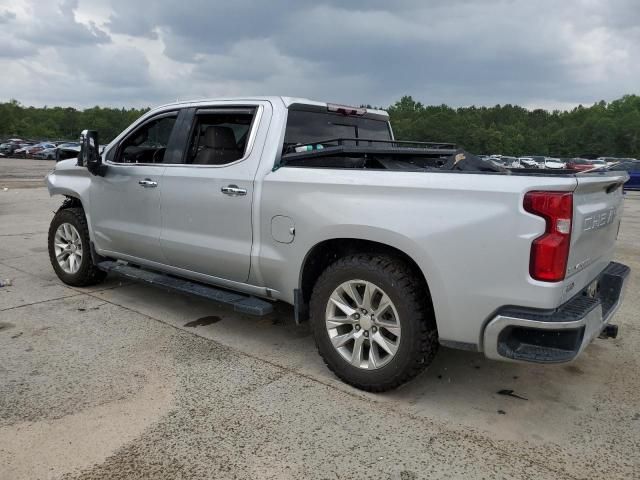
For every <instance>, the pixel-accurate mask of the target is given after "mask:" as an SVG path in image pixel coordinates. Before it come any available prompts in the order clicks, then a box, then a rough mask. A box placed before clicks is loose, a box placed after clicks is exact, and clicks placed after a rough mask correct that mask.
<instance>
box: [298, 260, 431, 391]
mask: <svg viewBox="0 0 640 480" xmlns="http://www.w3.org/2000/svg"><path fill="white" fill-rule="evenodd" d="M355 279H359V280H365V281H368V282H372V283H374V284H376V285H377V286H379V287H380V288H382V289H383V290H384V291H385V293H386V294H387V295H388V296H389V297H390V299H391V301H392V302H393V303H394V305H395V307H396V310H397V312H398V317H399V318H398V320H399V322H400V326H401V329H402V337H401V341H400V344H399V347H398V350H397V352H396V354H395V356H394V358H392V359H391V360H390V361H389V363H387V364H386V365H384V366H383V367H381V368H378V369H371V370H366V369H361V368H358V367H355V366H353V365H351V364H350V363H349V362H348V361H347V360H345V359H344V358H343V357H342V356H341V355H340V354H339V353H338V351H337V350H336V349H335V348H334V347H333V345H332V344H331V341H330V339H329V334H328V332H327V329H326V327H325V313H326V307H327V302H328V300H329V297H330V296H331V294H332V292H333V291H334V290H335V289H336V288H337V287H338V286H339V285H340V284H342V283H343V282H346V281H349V280H355ZM310 321H311V328H312V330H313V335H314V338H315V341H316V346H317V347H318V351H319V353H320V355H321V357H322V358H323V360H324V362H325V363H326V364H327V366H328V367H329V369H330V370H331V371H332V372H334V373H335V374H336V375H337V376H338V377H339V378H340V379H341V380H343V381H344V382H346V383H348V384H350V385H352V386H354V387H356V388H359V389H361V390H366V391H369V392H384V391H387V390H392V389H394V388H397V387H398V386H400V385H402V384H403V383H406V382H408V381H409V380H411V379H413V378H414V377H416V376H417V375H418V374H419V373H420V372H422V371H423V370H424V369H425V368H426V367H427V366H428V365H429V364H430V363H431V362H432V361H433V358H434V357H435V355H436V352H437V351H438V345H439V344H438V333H437V329H436V325H435V318H434V315H433V309H432V306H431V302H430V298H429V293H428V291H427V287H426V285H425V284H424V282H423V281H421V280H420V279H419V278H418V277H417V276H416V274H415V273H414V272H413V271H412V269H411V268H409V266H408V265H407V264H406V263H405V262H404V261H403V260H402V259H400V258H394V257H391V256H386V255H369V254H356V255H351V256H347V257H343V258H341V259H339V260H337V261H336V262H335V263H333V264H332V265H330V266H329V267H328V268H327V269H326V270H325V271H324V272H323V273H322V275H321V276H320V278H319V279H318V281H317V283H316V284H315V286H314V288H313V293H312V296H311V302H310Z"/></svg>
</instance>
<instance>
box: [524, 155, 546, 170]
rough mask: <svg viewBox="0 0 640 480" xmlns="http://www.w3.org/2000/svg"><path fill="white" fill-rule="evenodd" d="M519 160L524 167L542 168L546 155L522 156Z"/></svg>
mask: <svg viewBox="0 0 640 480" xmlns="http://www.w3.org/2000/svg"><path fill="white" fill-rule="evenodd" d="M537 159H539V160H537ZM518 161H519V162H520V165H521V166H522V167H523V168H541V166H542V165H544V157H520V158H518Z"/></svg>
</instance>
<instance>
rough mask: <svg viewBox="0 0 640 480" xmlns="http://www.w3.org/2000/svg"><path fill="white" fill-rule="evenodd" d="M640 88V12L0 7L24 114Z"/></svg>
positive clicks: (612, 3)
mask: <svg viewBox="0 0 640 480" xmlns="http://www.w3.org/2000/svg"><path fill="white" fill-rule="evenodd" d="M639 87H640V1H639V0H484V1H480V0H394V1H389V0H384V1H383V0H368V1H364V0H342V1H338V0H315V1H307V0H269V1H266V0H265V1H258V0H252V1H248V0H232V1H230V0H223V1H219V0H181V1H175V0H173V1H172V0H149V1H146V2H137V1H135V0H46V1H44V0H0V101H7V100H9V99H11V98H14V99H17V100H19V101H20V102H21V103H22V104H25V105H34V106H43V105H49V106H58V105H60V106H73V107H77V108H83V107H88V106H93V105H101V106H114V107H123V106H124V107H144V106H154V105H159V104H163V103H168V102H172V101H175V100H177V99H179V100H188V99H195V98H217V97H229V96H231V97H233V96H247V95H252V96H256V95H257V96H259V95H287V96H301V97H308V98H313V99H316V100H324V101H331V102H340V103H347V104H351V105H361V104H371V105H376V106H382V107H385V106H388V105H390V104H392V103H394V102H395V101H397V100H399V99H400V97H402V96H403V95H411V96H413V97H414V99H416V100H419V101H421V102H422V103H425V104H429V105H431V104H443V103H445V104H448V105H452V106H465V105H495V104H498V103H500V104H505V103H511V104H518V105H522V106H525V107H527V108H547V109H556V108H558V109H569V108H572V107H574V106H576V105H578V104H583V105H589V104H592V103H594V102H596V101H599V100H602V99H603V100H607V101H609V100H613V99H615V98H619V97H621V96H622V95H624V94H629V93H636V94H637V93H640V92H639V90H640V88H639Z"/></svg>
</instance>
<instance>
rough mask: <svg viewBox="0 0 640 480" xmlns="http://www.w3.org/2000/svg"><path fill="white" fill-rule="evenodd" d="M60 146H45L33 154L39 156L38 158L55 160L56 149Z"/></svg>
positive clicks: (35, 156) (34, 156)
mask: <svg viewBox="0 0 640 480" xmlns="http://www.w3.org/2000/svg"><path fill="white" fill-rule="evenodd" d="M57 150H58V147H56V146H55V145H52V146H50V147H47V148H44V149H42V150H40V151H39V152H36V153H35V154H34V155H33V158H37V159H38V160H54V159H55V158H56V151H57Z"/></svg>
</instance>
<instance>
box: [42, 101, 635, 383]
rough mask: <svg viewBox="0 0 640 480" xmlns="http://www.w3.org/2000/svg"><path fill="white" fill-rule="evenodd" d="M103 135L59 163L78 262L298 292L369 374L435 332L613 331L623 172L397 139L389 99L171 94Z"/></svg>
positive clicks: (462, 337)
mask: <svg viewBox="0 0 640 480" xmlns="http://www.w3.org/2000/svg"><path fill="white" fill-rule="evenodd" d="M98 151H99V146H98V137H97V133H96V132H94V131H84V132H83V136H82V149H81V152H80V155H79V156H78V158H77V159H70V160H65V161H61V162H59V163H58V164H57V165H56V168H55V170H54V171H53V172H51V174H49V176H48V177H47V185H48V188H49V192H50V193H51V195H63V196H65V197H66V200H65V201H64V202H63V204H62V207H61V208H60V209H59V210H58V211H57V213H56V214H55V216H54V218H53V220H52V222H51V227H50V230H49V239H48V242H49V253H50V258H51V263H52V265H53V268H54V270H55V271H56V273H57V275H58V276H59V277H60V279H61V280H62V281H63V282H65V283H67V284H69V285H75V286H83V285H90V284H95V283H97V282H100V281H101V280H103V279H104V277H105V275H106V274H107V272H113V273H115V274H120V275H125V276H127V277H130V278H134V279H138V280H141V281H148V282H151V283H153V284H156V285H159V286H161V287H163V288H169V289H173V290H178V291H182V292H188V293H191V294H194V295H200V296H203V297H207V298H211V299H213V300H216V301H219V302H223V303H227V304H229V305H231V306H232V307H233V308H234V309H236V310H237V311H239V312H243V313H249V314H257V315H265V314H268V313H269V312H270V311H271V309H272V303H273V301H276V300H279V301H283V302H287V303H289V304H292V305H294V307H295V318H296V321H297V322H299V321H305V320H309V321H310V322H311V328H312V331H313V334H314V337H315V341H316V344H317V347H318V350H319V352H320V355H321V356H322V358H323V359H324V361H325V362H326V364H327V365H328V367H329V368H330V369H331V370H332V371H333V372H335V374H336V375H337V376H338V377H340V378H341V379H343V380H344V381H346V382H348V383H349V384H351V385H353V386H355V387H358V388H361V389H364V390H368V391H384V390H388V389H392V388H395V387H397V386H399V385H400V384H402V383H404V382H406V381H408V380H410V379H411V378H413V377H415V376H416V375H417V374H418V373H419V372H420V371H422V370H423V369H424V368H425V367H426V366H427V365H428V364H429V363H430V362H431V361H432V359H433V358H434V355H435V354H436V351H437V349H438V346H439V344H441V345H444V346H447V347H453V348H460V349H465V350H471V351H477V352H484V354H485V355H486V356H487V357H489V358H492V359H496V360H508V361H525V362H538V363H560V362H567V361H570V360H572V359H574V358H575V357H576V356H577V355H578V354H579V353H580V352H581V351H582V350H583V349H584V348H585V347H586V346H587V345H588V344H589V343H590V342H591V340H592V339H594V338H595V337H597V336H604V337H607V336H608V337H611V336H615V335H616V334H617V327H616V326H615V325H613V324H610V323H609V320H610V319H611V316H612V315H613V313H614V312H615V311H616V309H617V308H618V306H619V305H620V302H621V298H622V292H623V289H624V283H625V280H626V278H627V277H628V273H629V269H628V267H626V266H624V265H621V264H619V263H616V262H613V256H614V247H615V243H616V237H617V234H618V230H619V227H620V220H621V215H622V202H623V191H622V185H623V183H624V182H625V181H626V179H627V176H626V174H625V173H623V172H622V173H621V172H608V171H606V170H594V171H591V172H585V173H580V174H575V173H573V172H568V171H564V170H540V169H536V170H527V169H517V170H513V171H511V170H509V169H505V168H502V167H497V166H491V164H490V163H489V162H484V163H486V165H487V167H486V168H484V167H481V166H480V167H479V166H478V163H477V162H476V163H475V164H474V163H473V162H472V161H471V160H472V159H474V158H475V157H473V156H471V155H469V154H465V153H464V152H461V151H459V150H456V149H455V147H454V146H453V145H448V144H439V143H418V142H412V143H407V142H397V141H395V140H394V139H393V132H392V129H391V126H390V124H389V121H388V116H387V114H386V113H385V112H384V111H380V110H371V109H363V108H353V107H346V106H340V105H333V104H327V103H320V102H315V101H310V100H303V99H294V98H288V97H260V98H239V99H232V100H228V99H226V100H207V101H195V102H185V103H175V104H170V105H165V106H162V107H159V108H156V109H154V110H152V111H150V112H148V113H147V114H145V115H144V116H143V117H141V118H140V119H139V120H137V121H136V122H135V123H134V124H133V125H131V126H130V127H129V128H127V129H126V130H125V131H124V132H122V133H121V134H120V135H119V136H118V137H117V138H115V139H114V140H113V141H112V142H110V143H109V145H107V146H106V147H105V149H104V152H103V153H102V155H100V154H99V153H98ZM475 160H478V159H475ZM478 162H479V160H478ZM465 165H466V167H465ZM474 165H475V167H474Z"/></svg>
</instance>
